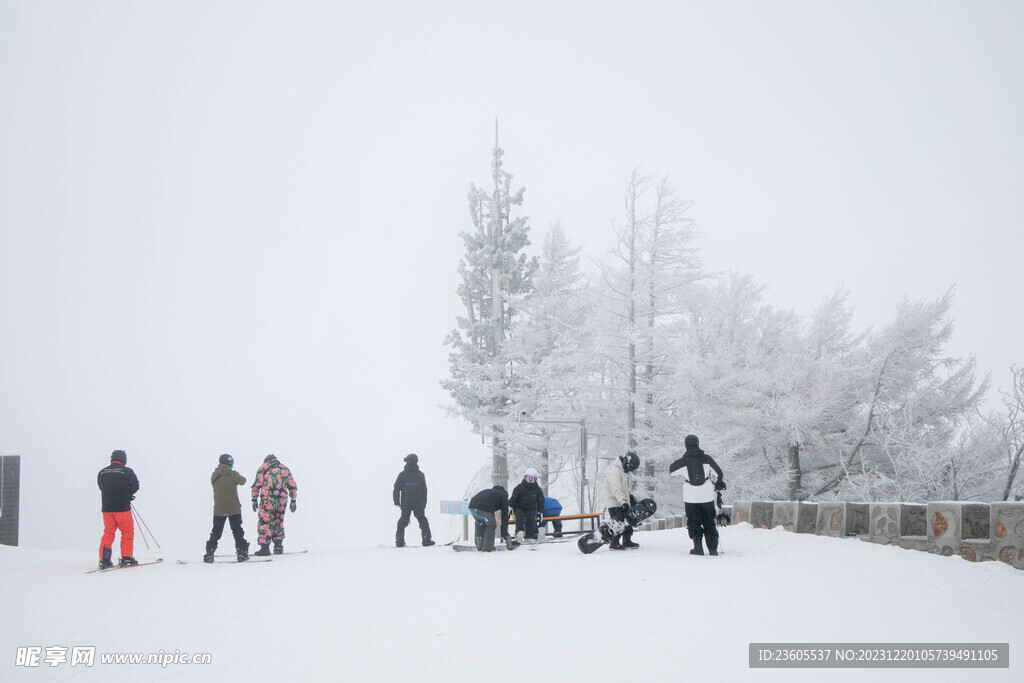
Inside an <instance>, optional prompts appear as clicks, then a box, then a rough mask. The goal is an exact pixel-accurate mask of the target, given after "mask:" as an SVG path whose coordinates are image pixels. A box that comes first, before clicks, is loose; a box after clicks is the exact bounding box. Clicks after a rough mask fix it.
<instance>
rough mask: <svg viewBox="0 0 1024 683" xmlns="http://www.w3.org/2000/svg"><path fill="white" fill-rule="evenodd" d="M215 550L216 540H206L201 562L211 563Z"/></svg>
mask: <svg viewBox="0 0 1024 683" xmlns="http://www.w3.org/2000/svg"><path fill="white" fill-rule="evenodd" d="M216 550H217V541H207V542H206V554H205V555H203V562H205V563H206V564H213V553H214V552H216Z"/></svg>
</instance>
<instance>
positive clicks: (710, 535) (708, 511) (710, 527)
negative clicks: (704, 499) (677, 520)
mask: <svg viewBox="0 0 1024 683" xmlns="http://www.w3.org/2000/svg"><path fill="white" fill-rule="evenodd" d="M686 528H687V530H688V531H689V533H690V538H691V539H693V547H694V548H700V547H701V538H702V537H703V539H704V541H705V542H707V544H708V550H709V551H710V550H718V527H717V526H715V504H714V503H713V502H711V503H687V504H686Z"/></svg>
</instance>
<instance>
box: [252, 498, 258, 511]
mask: <svg viewBox="0 0 1024 683" xmlns="http://www.w3.org/2000/svg"><path fill="white" fill-rule="evenodd" d="M259 509H260V504H259V503H258V502H257V501H256V499H255V498H253V499H252V511H253V512H256V511H257V510H259Z"/></svg>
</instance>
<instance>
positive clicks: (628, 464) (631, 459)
mask: <svg viewBox="0 0 1024 683" xmlns="http://www.w3.org/2000/svg"><path fill="white" fill-rule="evenodd" d="M619 460H621V461H622V469H624V470H625V471H627V472H633V471H635V470H636V469H637V468H639V467H640V456H639V455H637V454H636V452H635V451H630V452H628V453H626V454H625V455H623V456H620V457H619Z"/></svg>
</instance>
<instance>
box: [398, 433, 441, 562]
mask: <svg viewBox="0 0 1024 683" xmlns="http://www.w3.org/2000/svg"><path fill="white" fill-rule="evenodd" d="M404 460H405V469H403V470H402V471H401V472H399V474H398V478H397V479H395V490H394V493H393V497H394V501H395V505H396V506H397V507H400V508H401V509H402V515H401V516H400V517H399V518H398V530H397V531H396V532H395V545H396V546H398V547H399V548H401V547H403V546H405V527H407V526H409V516H410V515H416V521H417V522H419V524H420V534H421V536H422V537H423V541H422V542H423V545H424V546H428V545H434V541H433V540H432V539H431V538H430V522H428V521H427V515H426V514H425V513H424V510H425V509H426V507H427V478H426V477H424V476H423V473H422V472H420V466H419V456H418V455H416V454H415V453H410V454H409V455H407V456H405V458H404Z"/></svg>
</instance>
